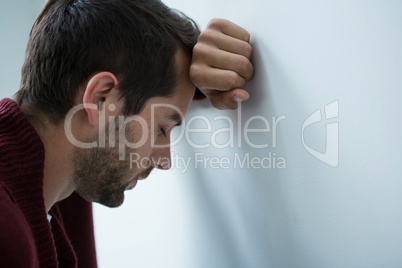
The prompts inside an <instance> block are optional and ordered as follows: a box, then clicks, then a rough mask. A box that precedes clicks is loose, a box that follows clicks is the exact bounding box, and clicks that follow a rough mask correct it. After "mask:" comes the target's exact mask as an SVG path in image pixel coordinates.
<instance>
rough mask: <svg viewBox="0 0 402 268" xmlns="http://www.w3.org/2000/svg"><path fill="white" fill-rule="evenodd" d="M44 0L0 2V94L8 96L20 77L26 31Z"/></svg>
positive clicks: (14, 90)
mask: <svg viewBox="0 0 402 268" xmlns="http://www.w3.org/2000/svg"><path fill="white" fill-rule="evenodd" d="M44 3H45V2H44V1H43V0H18V1H1V2H0V81H1V86H0V98H1V99H2V98H5V97H8V98H11V97H12V96H13V95H14V93H15V92H16V91H17V89H18V87H19V84H20V79H21V67H22V64H23V63H24V58H25V49H26V45H27V41H28V36H29V32H30V30H31V27H32V24H33V23H34V22H35V19H36V17H37V16H38V15H39V12H40V11H41V10H42V7H43V5H44Z"/></svg>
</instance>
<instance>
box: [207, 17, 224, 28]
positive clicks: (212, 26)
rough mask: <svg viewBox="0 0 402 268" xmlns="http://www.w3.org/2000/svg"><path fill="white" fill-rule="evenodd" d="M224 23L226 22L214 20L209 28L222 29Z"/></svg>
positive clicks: (210, 22)
mask: <svg viewBox="0 0 402 268" xmlns="http://www.w3.org/2000/svg"><path fill="white" fill-rule="evenodd" d="M224 22H225V20H224V19H219V18H214V19H212V20H210V21H209V23H208V27H210V28H217V27H220V26H221V25H222V24H223V23H224Z"/></svg>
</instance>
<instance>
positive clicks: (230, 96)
mask: <svg viewBox="0 0 402 268" xmlns="http://www.w3.org/2000/svg"><path fill="white" fill-rule="evenodd" d="M207 96H208V98H209V99H210V101H211V103H212V105H213V106H214V107H215V108H217V109H232V110H233V109H237V108H238V107H239V105H240V104H241V103H242V102H243V101H245V100H247V99H248V98H249V94H248V92H247V91H245V90H244V89H234V90H231V91H227V92H219V91H210V92H208V94H207Z"/></svg>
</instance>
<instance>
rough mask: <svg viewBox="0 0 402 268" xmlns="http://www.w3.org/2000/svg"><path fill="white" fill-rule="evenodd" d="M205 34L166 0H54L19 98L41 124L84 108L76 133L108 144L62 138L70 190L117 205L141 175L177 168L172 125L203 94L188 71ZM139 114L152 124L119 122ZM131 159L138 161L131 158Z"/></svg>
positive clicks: (34, 34)
mask: <svg viewBox="0 0 402 268" xmlns="http://www.w3.org/2000/svg"><path fill="white" fill-rule="evenodd" d="M198 35H199V30H198V28H197V26H196V25H195V24H194V22H193V21H192V20H191V19H189V18H187V17H185V16H184V15H183V14H181V13H179V12H178V11H174V10H171V9H169V8H168V7H166V6H165V5H164V4H163V3H161V2H160V1H159V0H120V1H112V0H76V1H73V0H50V1H49V2H48V3H47V5H46V6H45V7H44V9H43V11H42V12H41V14H40V15H39V17H38V19H37V21H36V22H35V24H34V26H33V28H32V30H31V34H30V37H29V41H28V47H27V51H26V59H25V63H24V66H23V68H22V79H21V85H20V89H19V91H18V92H17V93H16V95H15V99H16V101H17V103H18V105H19V106H20V107H21V108H22V110H23V111H24V112H25V113H26V114H27V115H28V116H29V117H31V118H32V120H33V122H41V121H45V122H46V123H47V124H50V125H51V126H56V127H57V126H62V125H63V123H64V122H65V119H66V116H67V114H68V113H69V111H70V110H71V109H72V108H73V107H75V106H76V105H79V104H83V106H84V109H82V110H81V111H79V112H78V113H76V114H75V116H74V117H73V118H70V119H72V123H71V129H72V133H73V134H74V135H75V138H77V139H78V140H80V141H83V142H88V143H89V142H95V141H98V142H99V141H100V139H101V138H103V139H104V140H106V141H107V144H106V146H99V143H98V146H95V147H93V148H91V149H88V148H80V147H79V146H78V147H77V146H70V149H66V148H67V147H68V146H69V145H70V144H69V145H67V146H65V144H64V145H63V146H64V147H63V146H62V145H60V144H56V146H60V148H61V147H63V149H60V154H66V155H69V159H67V160H68V161H69V162H71V164H70V169H71V171H70V173H71V174H70V176H71V178H70V184H71V185H72V186H69V187H70V188H73V190H77V192H78V193H79V194H81V196H83V197H84V198H86V199H87V200H89V201H95V202H99V203H102V204H104V205H107V206H111V207H115V206H118V205H120V204H121V203H122V202H123V199H124V190H126V189H129V188H132V187H134V186H135V183H136V181H137V179H139V178H142V177H146V176H147V175H148V174H149V172H150V171H151V170H152V168H154V167H157V168H162V169H165V168H168V167H167V166H165V164H166V163H162V164H160V161H161V159H162V158H166V159H170V147H169V143H170V137H169V133H170V130H171V128H172V127H173V126H174V125H176V124H177V123H178V121H179V120H177V119H181V117H182V116H183V115H184V114H185V112H186V110H187V108H188V106H189V104H190V102H191V100H192V98H193V95H194V89H195V87H194V85H193V84H192V82H191V81H190V78H189V74H188V73H189V66H190V59H191V53H192V48H193V46H194V45H195V43H196V41H197V37H198ZM159 104H168V105H170V106H171V107H176V108H177V109H178V110H176V112H173V110H174V109H167V108H166V106H165V107H163V106H158V105H159ZM155 105H156V106H158V108H153V106H155ZM177 111H179V113H178V112H177ZM133 115H136V116H138V118H142V120H143V121H141V120H133V121H130V122H128V123H127V124H123V125H122V124H119V122H118V121H116V120H117V117H119V116H125V117H128V116H133ZM110 118H115V120H114V121H113V120H112V121H110V120H109V119H110ZM102 122H106V123H104V124H103V123H102ZM141 122H145V124H141ZM34 125H35V123H34ZM47 127H48V126H45V131H46V129H47ZM39 128H40V126H39ZM99 133H104V135H103V136H102V135H99ZM122 133H123V134H124V137H122ZM67 136H68V135H67ZM111 136H113V137H111ZM143 137H145V142H143V143H141V146H129V147H130V148H127V150H125V151H124V152H123V153H122V152H121V151H120V150H119V146H120V145H121V142H122V139H124V140H126V139H127V143H128V144H139V140H141V138H143ZM112 138H117V139H116V140H115V141H113V139H112ZM115 142H116V144H114V143H115ZM45 143H46V142H45ZM125 144H126V142H124V145H125ZM155 145H164V146H162V148H160V147H158V146H155ZM52 146H53V147H54V144H52ZM48 148H49V147H48ZM45 149H46V145H45ZM52 150H53V151H54V149H53V148H51V149H50V150H49V151H52ZM122 154H126V155H125V157H124V161H122V159H121V158H122V157H121V156H122ZM132 155H135V156H138V160H139V161H141V162H140V164H139V165H138V164H137V165H133V164H132V163H130V161H129V160H130V158H131V156H132ZM142 159H145V161H142ZM45 168H46V165H45ZM53 168H57V167H53Z"/></svg>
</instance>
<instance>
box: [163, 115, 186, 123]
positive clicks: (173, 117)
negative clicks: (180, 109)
mask: <svg viewBox="0 0 402 268" xmlns="http://www.w3.org/2000/svg"><path fill="white" fill-rule="evenodd" d="M165 119H167V120H170V121H173V122H176V124H175V126H181V124H182V123H183V120H182V118H181V116H180V114H178V113H173V114H170V115H167V116H166V117H165Z"/></svg>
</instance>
